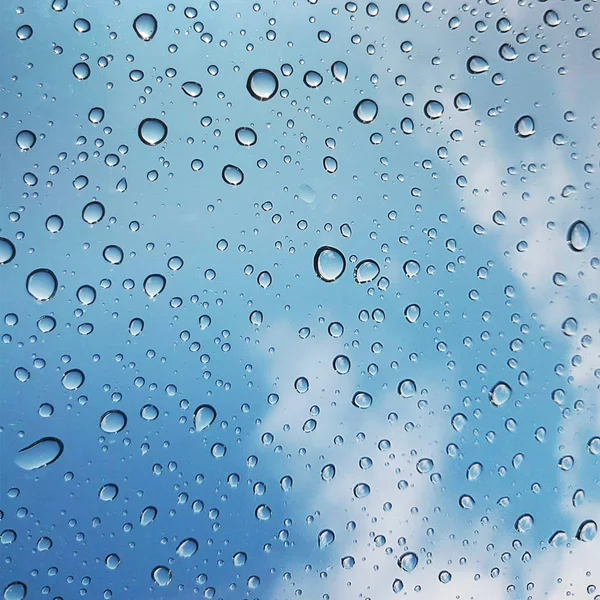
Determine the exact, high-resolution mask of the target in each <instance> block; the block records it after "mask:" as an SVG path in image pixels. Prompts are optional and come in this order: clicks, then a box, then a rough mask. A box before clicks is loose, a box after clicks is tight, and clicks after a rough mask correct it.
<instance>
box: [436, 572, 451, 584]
mask: <svg viewBox="0 0 600 600" xmlns="http://www.w3.org/2000/svg"><path fill="white" fill-rule="evenodd" d="M438 579H439V580H440V582H441V583H450V582H451V581H452V574H451V573H450V572H449V571H440V574H439V575H438Z"/></svg>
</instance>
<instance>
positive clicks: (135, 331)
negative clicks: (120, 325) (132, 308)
mask: <svg viewBox="0 0 600 600" xmlns="http://www.w3.org/2000/svg"><path fill="white" fill-rule="evenodd" d="M142 331H144V321H143V320H142V319H140V318H137V317H136V318H135V319H131V321H130V323H129V333H130V334H131V335H132V336H133V337H137V336H138V335H140V333H142Z"/></svg>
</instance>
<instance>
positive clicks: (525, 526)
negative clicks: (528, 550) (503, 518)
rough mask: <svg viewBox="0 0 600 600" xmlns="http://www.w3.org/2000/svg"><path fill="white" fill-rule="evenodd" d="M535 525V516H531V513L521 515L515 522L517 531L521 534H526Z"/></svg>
mask: <svg viewBox="0 0 600 600" xmlns="http://www.w3.org/2000/svg"><path fill="white" fill-rule="evenodd" d="M533 524H534V519H533V516H532V515H530V514H529V513H525V514H524V515H521V516H520V517H519V518H518V519H517V520H516V521H515V529H516V530H517V531H519V532H520V533H526V532H527V531H529V530H530V529H531V528H532V527H533Z"/></svg>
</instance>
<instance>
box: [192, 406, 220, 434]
mask: <svg viewBox="0 0 600 600" xmlns="http://www.w3.org/2000/svg"><path fill="white" fill-rule="evenodd" d="M216 418H217V411H216V410H215V409H214V408H213V407H212V406H211V405H210V404H202V405H201V406H199V407H198V408H197V409H196V411H195V412H194V427H195V428H196V431H204V430H205V429H208V428H209V427H210V426H211V425H212V424H213V423H214V422H215V419H216Z"/></svg>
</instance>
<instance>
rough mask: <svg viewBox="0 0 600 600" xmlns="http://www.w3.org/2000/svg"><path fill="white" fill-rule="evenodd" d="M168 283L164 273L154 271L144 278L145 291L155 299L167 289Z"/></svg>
mask: <svg viewBox="0 0 600 600" xmlns="http://www.w3.org/2000/svg"><path fill="white" fill-rule="evenodd" d="M166 285H167V280H166V279H165V278H164V277H163V276H162V275H160V274H158V273H154V274H153V275H148V277H146V279H144V292H146V294H147V295H148V297H149V298H151V299H154V298H156V297H157V296H158V295H159V294H160V293H161V292H162V291H163V290H164V289H165V286H166Z"/></svg>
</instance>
